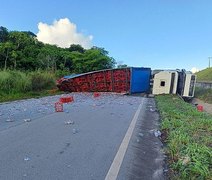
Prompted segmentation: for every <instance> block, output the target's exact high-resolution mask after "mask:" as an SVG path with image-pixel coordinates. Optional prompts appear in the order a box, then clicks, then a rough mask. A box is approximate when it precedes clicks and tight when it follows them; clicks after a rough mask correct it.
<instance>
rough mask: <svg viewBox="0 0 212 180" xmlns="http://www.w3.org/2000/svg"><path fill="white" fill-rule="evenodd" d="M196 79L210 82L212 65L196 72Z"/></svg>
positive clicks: (211, 79)
mask: <svg viewBox="0 0 212 180" xmlns="http://www.w3.org/2000/svg"><path fill="white" fill-rule="evenodd" d="M196 75H197V81H211V82H212V67H211V68H206V69H204V70H202V71H199V72H197V73H196Z"/></svg>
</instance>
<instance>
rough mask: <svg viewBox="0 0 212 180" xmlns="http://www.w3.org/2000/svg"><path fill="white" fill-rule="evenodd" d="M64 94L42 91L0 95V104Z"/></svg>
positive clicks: (57, 91)
mask: <svg viewBox="0 0 212 180" xmlns="http://www.w3.org/2000/svg"><path fill="white" fill-rule="evenodd" d="M63 93H64V92H62V91H59V90H55V89H53V90H42V91H30V92H26V93H10V94H3V93H0V102H9V101H15V100H21V99H29V98H40V97H44V96H53V95H57V94H63Z"/></svg>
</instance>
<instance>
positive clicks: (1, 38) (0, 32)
mask: <svg viewBox="0 0 212 180" xmlns="http://www.w3.org/2000/svg"><path fill="white" fill-rule="evenodd" d="M8 35H9V32H8V30H7V28H5V27H3V26H0V43H4V42H6V41H7V39H8Z"/></svg>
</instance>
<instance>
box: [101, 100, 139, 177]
mask: <svg viewBox="0 0 212 180" xmlns="http://www.w3.org/2000/svg"><path fill="white" fill-rule="evenodd" d="M142 106H143V99H142V102H141V104H140V105H139V107H138V109H137V111H136V113H135V115H134V117H133V119H132V121H131V123H130V126H129V128H128V130H127V132H126V134H125V137H124V139H123V140H122V143H121V145H120V147H119V150H118V152H117V153H116V156H115V158H114V160H113V162H112V164H111V166H110V169H109V171H108V173H107V175H106V177H105V180H116V178H117V176H118V173H119V170H120V167H121V164H122V162H123V159H124V156H125V153H126V151H127V147H128V145H129V142H130V139H131V136H132V133H133V130H134V128H135V125H136V122H137V119H138V116H139V114H140V111H141V108H142Z"/></svg>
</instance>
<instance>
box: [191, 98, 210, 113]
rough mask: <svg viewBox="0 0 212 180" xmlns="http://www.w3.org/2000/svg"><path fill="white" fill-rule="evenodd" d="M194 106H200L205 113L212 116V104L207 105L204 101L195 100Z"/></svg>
mask: <svg viewBox="0 0 212 180" xmlns="http://www.w3.org/2000/svg"><path fill="white" fill-rule="evenodd" d="M192 103H193V104H198V105H202V106H203V111H205V112H207V113H209V114H212V104H209V103H205V102H204V101H202V100H200V99H197V98H194V99H193V101H192Z"/></svg>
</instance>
